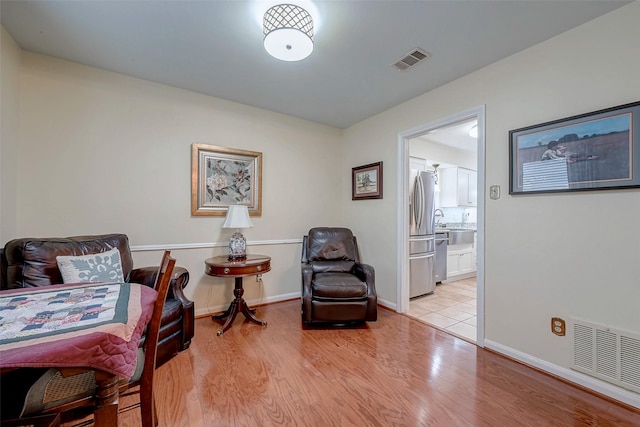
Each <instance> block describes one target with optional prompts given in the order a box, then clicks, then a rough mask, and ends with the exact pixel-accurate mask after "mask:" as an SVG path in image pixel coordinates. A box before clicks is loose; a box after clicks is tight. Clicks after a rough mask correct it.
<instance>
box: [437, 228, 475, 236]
mask: <svg viewBox="0 0 640 427" xmlns="http://www.w3.org/2000/svg"><path fill="white" fill-rule="evenodd" d="M451 230H470V231H478V230H477V229H476V228H475V227H473V228H472V227H446V228H436V234H437V233H448V232H449V231H451Z"/></svg>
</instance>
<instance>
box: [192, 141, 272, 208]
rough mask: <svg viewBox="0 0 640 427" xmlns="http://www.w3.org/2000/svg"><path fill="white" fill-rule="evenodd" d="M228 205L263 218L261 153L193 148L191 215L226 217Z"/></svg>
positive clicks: (213, 146)
mask: <svg viewBox="0 0 640 427" xmlns="http://www.w3.org/2000/svg"><path fill="white" fill-rule="evenodd" d="M229 205H247V207H248V208H249V215H251V216H260V215H261V214H262V153H260V152H257V151H247V150H237V149H233V148H226V147H218V146H215V145H204V144H191V215H197V216H199V215H219V216H222V215H226V214H227V210H228V207H229Z"/></svg>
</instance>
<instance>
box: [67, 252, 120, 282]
mask: <svg viewBox="0 0 640 427" xmlns="http://www.w3.org/2000/svg"><path fill="white" fill-rule="evenodd" d="M56 262H57V263H58V268H59V269H60V273H61V274H62V280H63V282H64V283H96V282H124V276H123V274H122V264H121V262H120V251H118V249H117V248H114V249H111V250H110V251H107V252H101V253H99V254H90V255H82V256H80V255H78V256H76V255H69V256H57V257H56Z"/></svg>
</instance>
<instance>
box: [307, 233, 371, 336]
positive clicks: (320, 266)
mask: <svg viewBox="0 0 640 427" xmlns="http://www.w3.org/2000/svg"><path fill="white" fill-rule="evenodd" d="M301 269H302V321H303V322H304V323H307V324H311V323H334V324H335V323H340V324H345V323H354V322H364V321H375V320H377V318H378V299H377V296H376V283H375V270H374V268H373V267H372V266H370V265H367V264H362V263H361V262H360V255H359V253H358V243H357V240H356V237H355V236H354V235H353V233H352V232H351V230H349V229H348V228H339V227H316V228H312V229H311V230H309V233H308V235H306V236H304V238H303V241H302V265H301Z"/></svg>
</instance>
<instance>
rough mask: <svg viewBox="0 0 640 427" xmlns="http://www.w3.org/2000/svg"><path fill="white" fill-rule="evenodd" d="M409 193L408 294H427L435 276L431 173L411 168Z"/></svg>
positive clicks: (431, 288) (432, 288) (432, 178)
mask: <svg viewBox="0 0 640 427" xmlns="http://www.w3.org/2000/svg"><path fill="white" fill-rule="evenodd" d="M411 178H412V180H411V181H410V182H412V187H411V191H410V194H409V201H410V202H409V204H410V207H409V211H410V212H411V232H410V235H409V275H410V291H409V297H410V298H413V297H417V296H420V295H425V294H430V293H432V292H433V291H434V290H435V288H436V279H435V250H436V244H435V237H436V236H435V174H434V172H431V171H418V170H413V169H412V170H411Z"/></svg>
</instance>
